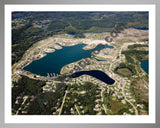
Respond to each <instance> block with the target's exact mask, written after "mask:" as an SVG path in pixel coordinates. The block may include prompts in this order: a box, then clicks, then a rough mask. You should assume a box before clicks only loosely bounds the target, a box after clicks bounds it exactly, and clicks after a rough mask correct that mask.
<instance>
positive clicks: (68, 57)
mask: <svg viewBox="0 0 160 128" xmlns="http://www.w3.org/2000/svg"><path fill="white" fill-rule="evenodd" d="M85 46H86V44H77V45H74V46H63V47H62V49H59V50H56V51H55V52H53V53H47V55H46V56H45V57H43V58H41V59H39V60H35V61H33V62H32V63H31V64H29V65H28V66H26V67H24V70H27V71H30V72H32V73H34V74H39V75H41V76H47V73H55V74H60V70H61V68H62V67H63V66H64V65H67V64H70V63H73V62H75V61H78V60H81V59H82V58H83V57H85V56H88V57H90V56H91V54H90V52H89V50H83V49H82V48H83V47H85ZM105 47H108V48H113V46H109V45H105Z"/></svg>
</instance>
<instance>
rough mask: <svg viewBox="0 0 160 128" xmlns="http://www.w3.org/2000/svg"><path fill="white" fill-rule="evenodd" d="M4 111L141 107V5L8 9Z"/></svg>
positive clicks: (96, 111) (145, 18) (145, 45)
mask: <svg viewBox="0 0 160 128" xmlns="http://www.w3.org/2000/svg"><path fill="white" fill-rule="evenodd" d="M11 25H12V26H11V29H12V30H11V31H12V37H11V38H12V42H11V43H12V44H11V47H12V48H11V49H12V51H11V62H12V64H11V65H12V69H11V70H12V74H11V79H12V85H11V92H12V93H11V101H12V103H11V105H12V106H11V107H12V109H11V110H12V111H11V114H12V115H71V116H72V115H94V116H96V115H106V116H107V115H149V12H148V11H122V12H121V11H13V12H12V19H11Z"/></svg>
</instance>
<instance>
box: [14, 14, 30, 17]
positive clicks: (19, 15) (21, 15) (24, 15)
mask: <svg viewBox="0 0 160 128" xmlns="http://www.w3.org/2000/svg"><path fill="white" fill-rule="evenodd" d="M26 16H29V15H28V14H18V15H13V17H26Z"/></svg>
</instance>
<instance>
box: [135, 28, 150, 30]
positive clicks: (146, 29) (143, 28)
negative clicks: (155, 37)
mask: <svg viewBox="0 0 160 128" xmlns="http://www.w3.org/2000/svg"><path fill="white" fill-rule="evenodd" d="M136 29H138V30H149V28H136Z"/></svg>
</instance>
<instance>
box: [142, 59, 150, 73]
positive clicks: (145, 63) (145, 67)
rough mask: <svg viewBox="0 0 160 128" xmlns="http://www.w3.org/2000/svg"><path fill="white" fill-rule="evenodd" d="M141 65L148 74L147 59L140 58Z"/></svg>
mask: <svg viewBox="0 0 160 128" xmlns="http://www.w3.org/2000/svg"><path fill="white" fill-rule="evenodd" d="M141 67H142V69H143V70H144V71H145V72H146V73H147V74H148V73H149V60H142V61H141Z"/></svg>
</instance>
